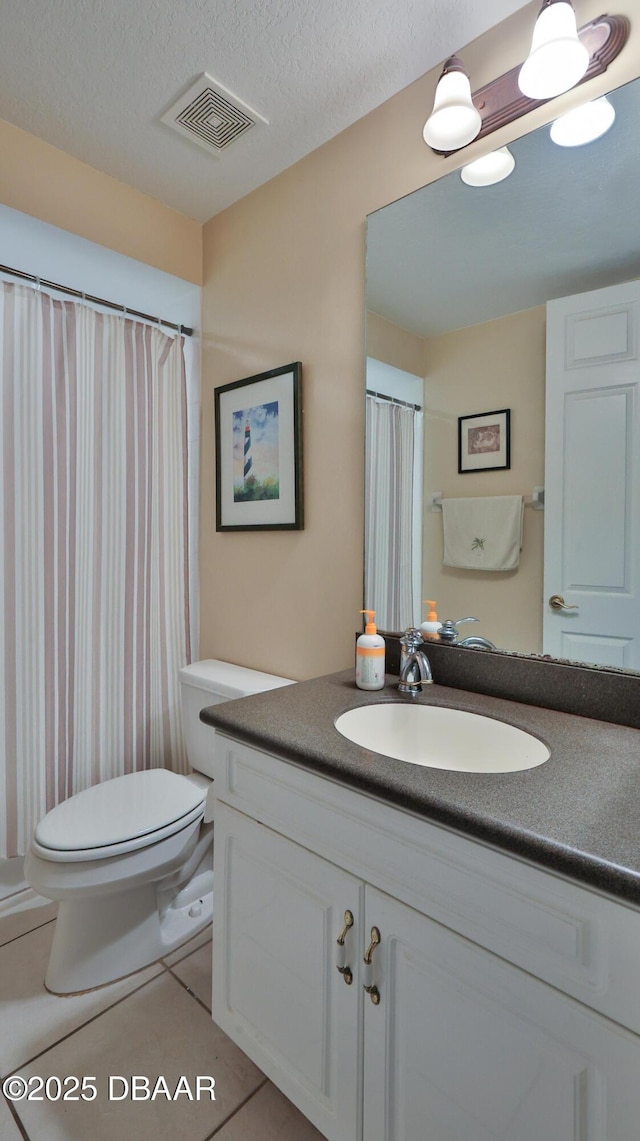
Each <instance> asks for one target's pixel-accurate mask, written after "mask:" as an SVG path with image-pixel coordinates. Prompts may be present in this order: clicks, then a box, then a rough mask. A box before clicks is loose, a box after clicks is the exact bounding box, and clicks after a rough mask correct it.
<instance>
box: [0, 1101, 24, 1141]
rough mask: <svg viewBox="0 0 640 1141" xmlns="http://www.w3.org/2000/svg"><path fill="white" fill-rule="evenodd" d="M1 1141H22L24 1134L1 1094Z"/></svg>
mask: <svg viewBox="0 0 640 1141" xmlns="http://www.w3.org/2000/svg"><path fill="white" fill-rule="evenodd" d="M0 1141H22V1134H21V1132H20V1130H19V1129H18V1126H17V1125H16V1123H15V1121H14V1119H13V1116H12V1113H11V1110H10V1109H9V1106H8V1105H7V1103H6V1101H5V1100H4V1098H3V1096H2V1094H0Z"/></svg>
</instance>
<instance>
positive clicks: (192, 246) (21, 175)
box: [0, 120, 202, 285]
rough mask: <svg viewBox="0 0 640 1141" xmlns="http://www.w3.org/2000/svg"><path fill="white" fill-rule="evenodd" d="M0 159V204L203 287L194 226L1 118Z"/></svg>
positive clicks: (197, 230) (198, 235)
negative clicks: (0, 159) (0, 157)
mask: <svg viewBox="0 0 640 1141" xmlns="http://www.w3.org/2000/svg"><path fill="white" fill-rule="evenodd" d="M0 154H1V155H2V162H1V163H0V202H2V203H4V205H5V206H11V207H12V208H13V209H14V210H21V211H22V212H23V213H24V214H30V215H31V216H32V217H34V218H40V219H41V220H42V221H43V222H49V223H50V224H51V225H53V226H59V227H60V228H61V229H62V230H69V231H70V232H71V233H73V234H78V235H79V236H80V237H82V238H88V239H89V240H90V241H92V242H97V243H98V244H99V245H101V246H107V247H108V248H109V249H112V250H116V251H117V252H118V253H121V254H126V255H127V257H131V258H136V259H137V260H138V261H142V262H145V263H146V264H147V265H152V266H155V267H156V268H157V269H161V270H164V272H165V273H172V274H175V276H176V277H182V278H185V279H186V280H187V281H192V282H195V283H196V284H197V285H199V284H200V283H201V282H202V226H201V225H200V223H199V222H195V221H194V220H193V219H192V218H186V217H184V216H183V215H182V214H178V213H177V212H176V211H175V210H170V209H169V207H168V206H163V205H162V204H161V203H160V202H156V201H155V199H153V198H150V197H149V196H148V195H147V194H142V193H141V192H140V191H139V190H134V189H133V188H132V187H130V186H125V184H124V183H122V182H118V181H117V179H115V178H110V177H109V175H107V174H102V172H101V171H99V170H95V168H94V167H92V166H88V165H87V164H86V163H84V162H80V161H79V160H78V159H76V158H73V157H72V156H71V155H68V154H65V152H64V151H60V150H57V149H56V147H52V146H50V144H49V143H45V142H43V141H42V140H41V139H37V138H35V136H34V135H29V134H27V132H26V131H21V130H20V129H19V128H18V127H14V126H12V125H11V124H10V123H6V122H4V121H3V120H0ZM16 268H18V269H26V270H27V272H28V269H29V267H28V266H18V267H16ZM63 284H64V283H63Z"/></svg>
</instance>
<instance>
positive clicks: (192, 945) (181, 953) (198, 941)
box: [162, 923, 211, 967]
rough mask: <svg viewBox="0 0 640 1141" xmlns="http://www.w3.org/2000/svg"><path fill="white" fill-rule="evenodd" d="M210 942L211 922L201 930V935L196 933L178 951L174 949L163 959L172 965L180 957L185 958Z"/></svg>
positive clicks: (169, 965) (178, 960) (168, 964)
mask: <svg viewBox="0 0 640 1141" xmlns="http://www.w3.org/2000/svg"><path fill="white" fill-rule="evenodd" d="M210 942H211V924H210V923H209V924H208V925H207V926H206V927H205V929H204V931H201V932H200V934H199V935H194V937H193V939H190V940H189V942H188V943H183V945H182V947H178V950H177V951H172V952H171V954H170V955H165V956H164V958H163V960H162V961H163V963H166V964H167V966H168V967H172V966H173V965H174V963H179V962H180V959H184V958H185V957H186V956H187V955H191V954H192V953H193V952H194V951H197V949H198V947H203V946H204V944H205V943H210Z"/></svg>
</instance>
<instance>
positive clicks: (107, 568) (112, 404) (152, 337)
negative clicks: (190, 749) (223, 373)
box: [0, 282, 190, 856]
mask: <svg viewBox="0 0 640 1141" xmlns="http://www.w3.org/2000/svg"><path fill="white" fill-rule="evenodd" d="M0 284H1V285H2V293H1V296H0V303H1V307H2V311H1V313H0V342H1V343H0V399H1V401H2V418H1V422H0V450H1V451H2V475H1V477H0V478H1V480H2V484H1V487H0V535H1V536H2V549H1V551H0V556H1V557H0V638H1V639H2V643H1V650H2V652H1V653H0V856H13V855H16V854H22V853H24V852H25V851H26V850H27V848H28V845H29V841H30V837H31V834H32V831H33V828H34V826H35V824H36V823H37V821H38V820H39V818H40V817H41V816H42V815H43V814H44V813H45V812H46V811H47V810H48V809H50V808H52V807H53V806H54V805H55V804H57V803H58V802H59V801H61V800H64V799H65V797H67V796H69V795H71V794H72V793H74V792H78V791H79V790H81V789H83V788H86V787H87V786H89V785H92V784H95V783H96V782H98V781H101V780H105V779H107V778H108V777H114V776H118V775H120V774H122V773H127V772H132V771H133V770H137V769H146V768H151V767H155V766H161V765H165V766H167V767H171V768H174V769H176V770H177V771H184V770H185V768H186V758H185V754H184V746H183V743H182V735H181V725H180V706H179V690H178V678H177V671H178V669H179V667H180V666H182V665H184V663H185V662H186V661H188V660H189V655H190V647H189V603H188V567H187V562H188V557H187V550H188V546H187V538H188V536H187V428H186V392H185V366H184V354H183V342H182V338H180V337H175V338H172V337H169V336H166V335H165V334H164V333H163V332H161V331H160V329H158V328H156V327H154V326H150V325H145V324H142V323H140V322H136V321H133V320H131V319H128V318H125V317H120V316H111V315H106V314H104V313H99V312H96V311H95V310H93V309H91V308H89V307H88V306H86V305H81V304H76V303H75V302H68V301H59V300H57V299H54V298H52V297H51V296H49V295H48V294H46V293H43V292H40V291H36V290H34V289H31V288H29V287H25V286H21V285H13V284H9V283H6V282H5V283H0Z"/></svg>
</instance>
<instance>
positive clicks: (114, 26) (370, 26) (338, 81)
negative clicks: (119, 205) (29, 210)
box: [0, 0, 523, 221]
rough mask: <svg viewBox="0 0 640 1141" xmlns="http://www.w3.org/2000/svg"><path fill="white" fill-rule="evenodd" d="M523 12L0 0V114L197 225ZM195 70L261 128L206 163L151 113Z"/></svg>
mask: <svg viewBox="0 0 640 1141" xmlns="http://www.w3.org/2000/svg"><path fill="white" fill-rule="evenodd" d="M522 6H523V0H482V2H480V0H323V2H322V3H319V2H318V0H153V2H150V0H146V3H141V2H140V0H138V3H135V2H132V0H19V3H16V2H15V0H0V17H1V20H0V118H3V119H6V120H8V121H9V122H10V123H13V124H15V125H16V126H18V127H21V128H23V129H24V130H26V131H29V132H30V133H31V134H33V135H37V136H38V137H39V138H42V139H45V140H46V141H47V142H49V143H51V144H52V145H53V146H56V147H59V148H61V149H62V150H64V151H67V152H68V153H69V154H72V155H75V156H76V157H77V158H79V159H82V160H83V161H84V162H87V163H89V164H90V165H91V166H94V167H96V168H97V169H99V170H102V171H105V172H106V173H108V174H110V175H113V176H114V177H115V178H118V179H120V180H121V181H123V182H126V183H128V184H129V185H131V186H135V187H137V188H138V189H139V190H142V191H144V192H145V193H147V194H150V195H152V196H153V197H154V198H157V199H159V200H160V201H161V202H164V203H166V204H167V205H168V206H172V207H173V208H175V209H176V210H179V211H180V212H181V213H183V214H186V215H188V216H190V217H193V218H196V219H197V220H199V221H205V220H206V219H208V218H210V217H211V216H212V215H213V214H215V213H218V211H220V210H222V209H224V207H226V206H228V205H230V203H232V202H234V201H236V200H237V199H238V198H241V197H242V196H243V195H245V194H247V193H249V191H251V190H253V189H254V188H255V187H257V186H259V185H261V184H262V183H263V182H266V181H267V180H268V179H270V178H272V177H274V175H276V174H278V173H279V172H280V171H281V170H284V169H285V168H286V167H288V166H291V165H292V164H293V163H294V162H296V161H297V160H298V159H300V158H302V157H303V156H304V155H305V154H308V153H309V152H310V151H312V150H314V149H315V148H316V147H318V146H320V145H321V144H322V143H324V142H326V141H327V140H328V139H330V138H332V137H333V136H334V135H336V134H338V132H340V131H341V130H343V129H344V128H345V127H347V126H349V125H350V124H351V123H353V122H355V121H356V120H357V119H359V118H361V117H362V116H363V115H365V114H366V113H367V112H369V111H370V110H372V109H373V108H374V107H377V106H378V105H379V104H380V103H383V102H384V101H385V100H386V99H388V98H390V97H391V96H392V95H394V94H395V93H396V92H397V91H400V90H401V89H402V88H403V87H406V86H407V85H408V84H409V83H412V82H413V81H414V80H415V79H417V78H418V77H419V76H420V75H423V74H424V72H426V71H428V70H429V69H430V68H431V67H434V66H435V65H436V64H438V63H439V62H440V61H441V60H443V59H444V58H445V57H446V56H447V55H450V54H451V53H452V52H453V51H455V50H457V49H459V48H461V47H462V46H464V44H466V43H469V42H470V41H471V40H473V39H475V38H476V36H478V35H480V34H481V33H482V32H484V31H486V30H487V28H489V27H491V26H492V25H493V24H496V23H498V22H499V21H500V20H503V19H504V18H506V17H507V16H508V15H510V14H511V13H512V12H514V11H516V10H517V9H518V8H520V7H522ZM202 72H207V73H209V75H211V76H212V77H213V78H214V79H216V80H218V81H219V82H220V83H221V84H223V85H224V86H225V87H226V88H228V89H229V90H230V91H231V92H232V93H233V94H234V95H236V96H237V97H238V98H239V99H241V100H243V102H245V103H247V104H249V106H250V107H252V108H254V109H255V110H256V111H257V112H258V113H259V114H260V115H262V116H263V117H264V118H265V119H267V120H268V122H269V127H268V128H266V129H263V130H259V131H258V130H256V131H249V132H247V134H246V135H245V136H244V137H243V139H242V140H241V141H238V142H236V143H234V145H233V146H232V147H231V148H230V149H229V150H228V151H226V152H225V153H224V154H223V155H222V156H221V157H219V158H215V157H212V156H209V155H208V154H206V153H205V152H204V151H203V150H202V149H201V148H199V147H198V146H196V145H195V144H192V143H191V142H189V141H188V140H187V139H185V138H183V137H181V136H180V135H178V134H176V133H174V132H173V131H172V130H171V129H170V128H169V127H167V126H166V125H164V124H163V123H162V122H161V116H162V115H163V113H164V112H165V111H166V110H167V109H168V108H169V107H170V106H171V105H172V104H173V102H174V101H175V100H176V99H177V98H178V96H179V95H180V94H181V93H182V92H183V91H184V90H185V89H186V88H188V87H189V86H190V84H191V83H192V82H193V81H194V80H195V79H196V78H197V77H198V75H199V74H200V73H202ZM34 176H35V175H34Z"/></svg>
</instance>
